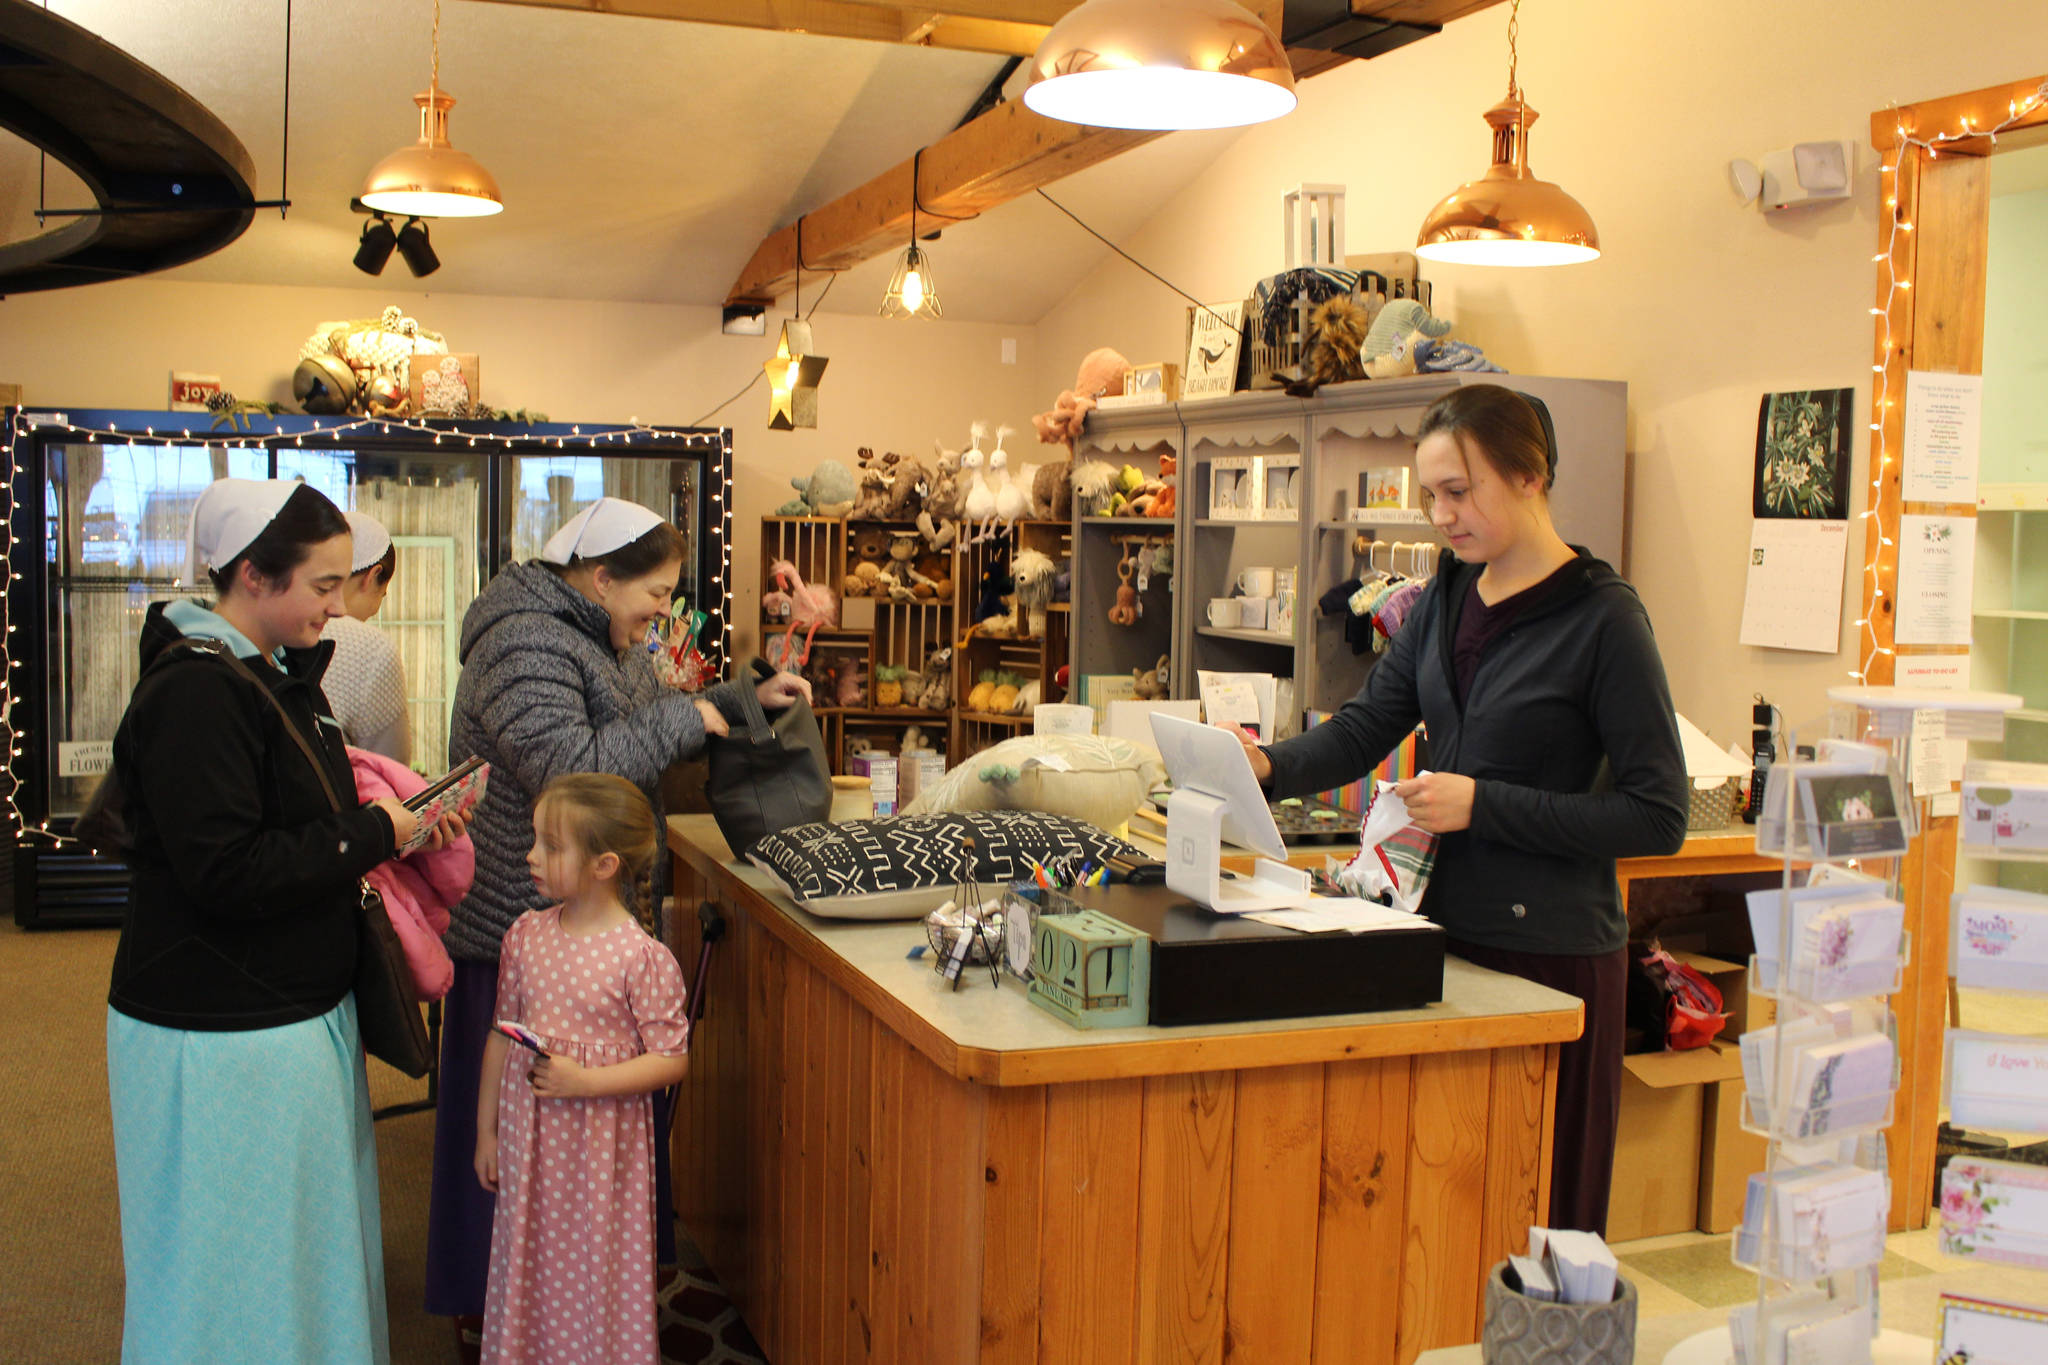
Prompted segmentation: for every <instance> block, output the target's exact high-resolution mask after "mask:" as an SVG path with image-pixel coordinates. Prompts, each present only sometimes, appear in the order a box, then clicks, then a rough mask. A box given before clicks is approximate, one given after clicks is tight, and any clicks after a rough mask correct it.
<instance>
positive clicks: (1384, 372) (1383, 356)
mask: <svg viewBox="0 0 2048 1365" xmlns="http://www.w3.org/2000/svg"><path fill="white" fill-rule="evenodd" d="M1388 306H1389V307H1392V306H1393V305H1391V304H1389V305H1388ZM1426 340H1428V338H1427V337H1425V336H1423V335H1422V333H1420V332H1404V333H1402V334H1401V335H1400V336H1398V337H1395V338H1394V340H1393V341H1392V342H1391V343H1389V344H1388V346H1387V349H1386V350H1384V351H1381V352H1380V353H1379V354H1378V355H1376V356H1374V357H1373V358H1372V359H1370V360H1368V361H1366V362H1365V373H1366V375H1367V377H1369V378H1372V379H1399V378H1400V377H1401V376H1402V375H1404V374H1414V373H1415V347H1416V345H1417V344H1418V343H1420V342H1423V341H1426Z"/></svg>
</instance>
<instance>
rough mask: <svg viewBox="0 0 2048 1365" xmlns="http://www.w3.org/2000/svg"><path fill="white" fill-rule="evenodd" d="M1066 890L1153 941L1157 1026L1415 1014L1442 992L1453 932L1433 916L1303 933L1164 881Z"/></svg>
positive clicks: (1152, 1017) (1154, 1020) (1153, 1005)
mask: <svg viewBox="0 0 2048 1365" xmlns="http://www.w3.org/2000/svg"><path fill="white" fill-rule="evenodd" d="M1066 894H1067V895H1068V896H1070V897H1071V898H1072V899H1073V900H1074V901H1075V902H1077V903H1078V904H1080V905H1081V906H1083V907H1084V908H1086V909H1090V910H1100V911H1101V912H1102V913H1103V914H1105V915H1109V916H1111V917H1112V918H1115V919H1119V920H1122V921H1123V922H1124V923H1125V924H1128V925H1130V926H1131V927H1132V928H1133V929H1136V930H1137V931H1139V932H1140V933H1142V934H1144V935H1146V936H1147V937H1148V938H1150V939H1151V940H1152V967H1151V971H1152V995H1151V1012H1150V1016H1149V1018H1150V1022H1151V1023H1154V1024H1158V1025H1162V1026H1168V1025H1174V1024H1235V1023H1245V1022H1248V1021H1253V1020H1260V1019H1291V1018H1296V1017H1300V1016H1306V1015H1318V1014H1364V1013H1368V1012H1371V1011H1375V1010H1412V1009H1420V1008H1422V1007H1423V1006H1424V1005H1434V1004H1436V1003H1438V1002H1439V1001H1441V1000H1442V999H1443V998H1444V939H1445V935H1444V932H1443V930H1441V929H1439V928H1437V927H1436V926H1435V925H1433V924H1430V923H1428V922H1427V921H1425V920H1420V919H1418V920H1417V921H1416V926H1417V927H1416V928H1414V929H1413V930H1407V929H1390V930H1377V931H1374V932H1372V933H1366V934H1349V933H1342V932H1336V933H1324V934H1304V933H1302V932H1300V931H1299V930H1295V929H1281V928H1277V927H1276V926H1274V925H1270V924H1261V923H1260V922H1259V921H1257V920H1254V919H1246V918H1244V917H1243V916H1241V915H1219V914H1217V913H1216V912H1215V911H1213V910H1209V909H1207V908H1205V907H1203V906H1199V905H1196V904H1195V903H1194V902H1192V901H1190V900H1188V899H1187V897H1185V896H1183V895H1181V894H1180V893H1179V892H1177V891H1169V890H1167V889H1166V888H1165V887H1164V886H1129V885H1117V884H1111V885H1109V886H1099V887H1088V888H1077V889H1075V890H1073V891H1070V892H1067V893H1066Z"/></svg>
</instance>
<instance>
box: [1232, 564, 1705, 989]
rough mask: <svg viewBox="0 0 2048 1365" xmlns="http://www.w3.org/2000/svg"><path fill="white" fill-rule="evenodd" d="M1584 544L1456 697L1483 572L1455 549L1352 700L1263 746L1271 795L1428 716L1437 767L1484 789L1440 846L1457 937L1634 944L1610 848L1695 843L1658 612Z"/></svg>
mask: <svg viewBox="0 0 2048 1365" xmlns="http://www.w3.org/2000/svg"><path fill="white" fill-rule="evenodd" d="M1574 548H1576V547H1574ZM1578 556H1579V557H1578V559H1577V560H1576V561H1574V562H1573V564H1571V565H1568V566H1567V570H1572V569H1576V572H1569V571H1568V572H1567V573H1566V574H1565V575H1564V577H1563V578H1562V580H1561V581H1560V582H1559V583H1558V584H1557V586H1556V587H1555V588H1553V589H1552V590H1551V591H1550V592H1549V593H1548V594H1546V595H1545V597H1544V598H1543V599H1542V600H1541V601H1540V602H1537V603H1535V604H1534V605H1532V606H1531V607H1530V608H1529V610H1528V611H1527V612H1526V613H1524V614H1523V615H1522V616H1521V618H1520V619H1518V620H1517V621H1516V622H1515V623H1514V624H1513V625H1512V626H1510V627H1508V629H1507V630H1506V631H1505V632H1504V633H1503V634H1502V635H1501V636H1499V637H1498V638H1497V639H1495V640H1494V641H1493V642H1492V643H1491V644H1489V645H1488V646H1487V649H1486V652H1485V653H1484V654H1483V655H1481V656H1480V660H1479V667H1478V671H1477V672H1476V673H1475V674H1474V675H1473V678H1472V687H1471V693H1470V695H1469V696H1468V697H1467V698H1466V699H1465V702H1464V704H1463V705H1462V706H1461V705H1459V703H1458V700H1457V688H1456V686H1455V683H1454V681H1453V665H1452V658H1451V649H1452V644H1453V642H1454V641H1455V640H1456V638H1457V631H1458V616H1459V613H1460V612H1461V610H1462V608H1463V606H1464V603H1465V598H1466V595H1467V592H1468V590H1469V588H1470V586H1471V583H1472V580H1473V579H1474V578H1475V577H1476V576H1477V575H1478V574H1479V573H1480V571H1481V569H1482V568H1483V566H1482V565H1478V564H1465V563H1462V562H1460V561H1459V560H1458V559H1457V557H1456V556H1455V555H1453V554H1452V553H1451V552H1450V551H1448V550H1446V551H1444V552H1443V554H1442V555H1441V556H1440V558H1439V559H1438V562H1437V573H1436V577H1435V578H1434V579H1432V580H1431V582H1430V585H1429V587H1428V589H1427V590H1425V591H1424V593H1423V595H1422V597H1421V599H1420V600H1419V601H1418V602H1417V603H1416V605H1415V610H1413V611H1412V612H1410V613H1409V615H1408V619H1407V621H1406V622H1405V623H1404V624H1403V626H1402V628H1401V630H1400V631H1399V632H1398V633H1397V634H1396V635H1395V636H1394V640H1393V643H1392V645H1391V647H1390V648H1389V649H1388V651H1387V653H1386V654H1385V655H1384V656H1383V657H1382V658H1381V659H1380V661H1379V663H1378V664H1377V665H1375V666H1374V668H1373V670H1372V673H1371V675H1370V676H1369V677H1368V678H1367V679H1366V684H1365V687H1364V688H1363V689H1362V690H1360V692H1359V694H1358V695H1357V696H1356V697H1353V698H1352V699H1351V700H1350V701H1348V702H1346V703H1345V704H1344V705H1343V706H1342V707H1341V708H1339V709H1338V711H1337V713H1336V714H1335V715H1334V716H1332V717H1331V718H1330V719H1329V720H1328V721H1326V722H1325V723H1323V724H1322V725H1319V726H1317V727H1316V728H1315V729H1313V730H1310V731H1308V732H1307V733H1305V734H1303V735H1300V736H1298V737H1296V738H1294V739H1290V740H1287V741H1284V742H1282V743H1280V744H1275V745H1273V746H1272V747H1271V748H1269V749H1267V750H1266V753H1267V755H1268V756H1269V757H1270V758H1271V759H1272V761H1273V777H1272V781H1271V784H1270V785H1271V788H1272V792H1273V794H1274V796H1276V797H1283V796H1294V795H1300V794H1302V793H1306V792H1317V791H1326V790H1329V789H1330V788H1333V787H1339V786H1342V785H1344V784H1345V783H1347V782H1352V781H1355V780H1356V779H1357V778H1358V775H1359V774H1360V773H1365V772H1370V771H1371V770H1372V769H1373V767H1375V766H1376V765H1377V764H1378V763H1379V762H1380V760H1381V759H1383V758H1384V757H1386V755H1387V753H1388V752H1389V751H1390V750H1392V749H1393V747H1394V746H1395V745H1396V744H1398V743H1399V742H1400V741H1401V740H1402V739H1403V738H1405V737H1406V736H1407V734H1408V733H1409V731H1411V730H1413V729H1414V728H1415V725H1416V723H1417V722H1418V721H1420V722H1423V723H1426V724H1427V726H1428V730H1429V763H1430V767H1431V769H1432V770H1434V771H1437V772H1449V773H1461V774H1463V775H1464V776H1467V777H1470V778H1472V779H1474V781H1475V782H1476V784H1477V786H1476V790H1475V793H1474V796H1473V803H1472V825H1471V828H1470V829H1466V830H1460V831H1458V832H1457V833H1455V834H1447V835H1445V836H1444V837H1443V838H1442V840H1441V841H1440V842H1439V843H1438V846H1437V859H1436V868H1435V872H1434V873H1433V875H1432V876H1431V879H1430V884H1429V890H1428V892H1427V893H1426V895H1425V896H1424V899H1423V905H1422V909H1423V913H1424V914H1426V915H1428V916H1429V917H1430V918H1431V919H1433V920H1435V921H1436V922H1437V923H1439V924H1441V925H1443V926H1444V928H1445V929H1446V930H1447V931H1449V933H1450V935H1451V937H1452V938H1454V939H1461V940H1464V941H1467V942H1471V943H1478V944H1484V945H1487V946H1489V947H1495V948H1504V949H1510V950H1513V951H1517V952H1530V953H1560V954H1563V953H1572V954H1595V953H1607V952H1612V951H1614V950H1615V949H1617V948H1620V947H1621V946H1622V945H1624V944H1625V943H1626V942H1627V941H1628V919H1627V916H1626V914H1625V912H1624V909H1623V907H1622V904H1621V897H1620V893H1619V891H1618V889H1617V887H1616V884H1615V878H1614V862H1615V859H1617V858H1635V857H1649V856H1654V855H1659V854H1668V853H1675V852H1677V850H1678V848H1679V846H1680V845H1681V844H1682V843H1684V841H1685V821H1686V804H1687V801H1686V797H1687V793H1686V778H1685V761H1684V758H1683V756H1682V754H1681V752H1680V749H1679V743H1678V724H1677V722H1676V720H1675V719H1673V716H1672V710H1671V693H1670V689H1669V687H1668V686H1667V685H1666V682H1665V678H1664V663H1663V660H1662V659H1661V658H1659V657H1658V654H1657V643H1656V640H1655V639H1654V638H1653V637H1652V635H1651V633H1650V618H1649V614H1648V613H1647V612H1645V611H1644V610H1643V604H1642V601H1641V600H1640V599H1639V598H1638V597H1637V596H1636V593H1635V589H1633V588H1631V587H1630V586H1629V585H1628V583H1627V581H1626V580H1624V579H1623V578H1622V577H1621V575H1619V574H1617V573H1616V572H1615V571H1614V570H1613V569H1612V568H1610V567H1609V566H1608V565H1607V564H1605V563H1603V562H1602V561H1600V560H1598V559H1595V558H1593V556H1592V555H1591V554H1589V553H1588V552H1587V551H1585V550H1583V549H1580V550H1578Z"/></svg>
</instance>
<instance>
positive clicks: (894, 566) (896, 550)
mask: <svg viewBox="0 0 2048 1365" xmlns="http://www.w3.org/2000/svg"><path fill="white" fill-rule="evenodd" d="M916 561H917V535H916V533H914V532H911V531H891V532H890V533H889V562H888V563H887V564H885V565H883V566H882V567H883V568H885V569H887V570H888V571H889V572H890V573H892V574H895V575H896V577H897V578H899V579H901V580H902V581H903V582H905V583H908V582H909V581H910V567H911V565H912V564H914V563H915V562H916Z"/></svg>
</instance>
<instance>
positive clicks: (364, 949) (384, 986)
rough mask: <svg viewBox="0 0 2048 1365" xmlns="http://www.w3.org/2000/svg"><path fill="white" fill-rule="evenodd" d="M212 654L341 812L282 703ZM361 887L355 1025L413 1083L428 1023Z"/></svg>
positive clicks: (425, 1048) (429, 1054) (401, 949)
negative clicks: (261, 702)
mask: <svg viewBox="0 0 2048 1365" xmlns="http://www.w3.org/2000/svg"><path fill="white" fill-rule="evenodd" d="M211 652H213V653H217V654H219V655H220V657H221V658H223V659H225V660H227V662H228V666H229V667H230V668H232V669H234V670H235V671H236V672H237V673H239V674H241V675H242V676H243V677H244V678H247V679H248V680H249V682H250V683H251V684H252V685H254V686H255V687H256V689H257V690H258V691H260V692H262V693H263V695H264V697H265V698H266V699H267V700H268V701H269V702H270V704H271V705H272V706H274V707H276V708H277V714H278V717H279V719H281V720H283V721H284V729H285V733H286V734H288V735H290V736H291V737H292V742H293V743H295V744H297V745H298V746H299V752H300V753H302V754H304V755H305V756H306V761H307V762H308V763H310V764H312V765H313V775H314V776H316V777H318V778H319V779H320V790H321V791H323V792H325V793H327V800H328V804H330V805H332V806H333V807H334V811H335V813H336V814H337V815H338V814H340V813H341V812H342V810H343V809H345V808H344V807H343V806H342V804H341V798H340V797H339V796H337V795H336V794H335V791H334V782H333V780H332V779H331V778H329V777H328V775H327V764H326V763H324V762H323V761H322V760H321V758H320V754H319V752H318V751H317V750H315V749H314V747H313V745H312V743H311V742H310V741H308V740H307V738H306V736H305V734H304V733H303V732H302V731H301V730H300V729H299V726H298V722H297V721H295V720H293V719H292V714H291V712H289V711H287V710H285V709H284V703H283V702H281V701H279V700H278V699H277V694H276V693H275V692H273V691H271V690H270V689H269V688H268V687H267V686H265V685H264V682H263V680H262V679H261V678H259V677H257V676H256V672H255V670H254V669H252V668H250V667H249V665H247V664H245V663H243V662H242V661H241V660H240V659H238V658H236V657H235V652H234V650H232V649H230V648H227V647H225V646H221V647H216V648H215V649H213V650H212V651H211ZM360 888H361V893H362V894H361V904H362V915H361V919H360V921H359V930H360V932H359V933H358V936H357V944H356V974H355V982H354V990H355V997H356V1024H357V1027H358V1028H359V1029H360V1030H361V1031H362V1036H363V1047H364V1048H365V1049H366V1050H367V1051H368V1052H369V1054H370V1055H371V1056H372V1057H376V1058H378V1059H379V1060H381V1061H384V1062H388V1063H389V1064H390V1065H392V1066H394V1067H397V1068H398V1069H399V1070H400V1071H402V1072H404V1073H405V1074H406V1075H408V1076H411V1077H412V1078H413V1079H414V1080H417V1079H419V1078H420V1077H421V1076H424V1075H426V1074H427V1071H428V1069H429V1068H430V1067H431V1066H432V1065H433V1060H434V1049H433V1043H432V1040H431V1039H430V1038H429V1037H428V1034H427V1025H426V1021H425V1020H424V1019H422V1018H421V1017H420V997H419V987H418V986H417V985H416V984H415V983H414V981H413V979H412V967H411V964H410V963H408V962H407V960H406V956H405V945H404V944H403V943H401V942H400V941H399V938H398V931H397V930H396V929H394V928H393V927H392V925H391V914H390V912H389V911H387V910H386V909H385V908H384V898H383V897H382V896H380V895H378V894H377V890H376V888H375V887H373V886H371V885H370V884H369V882H367V881H364V882H362V883H360Z"/></svg>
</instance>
